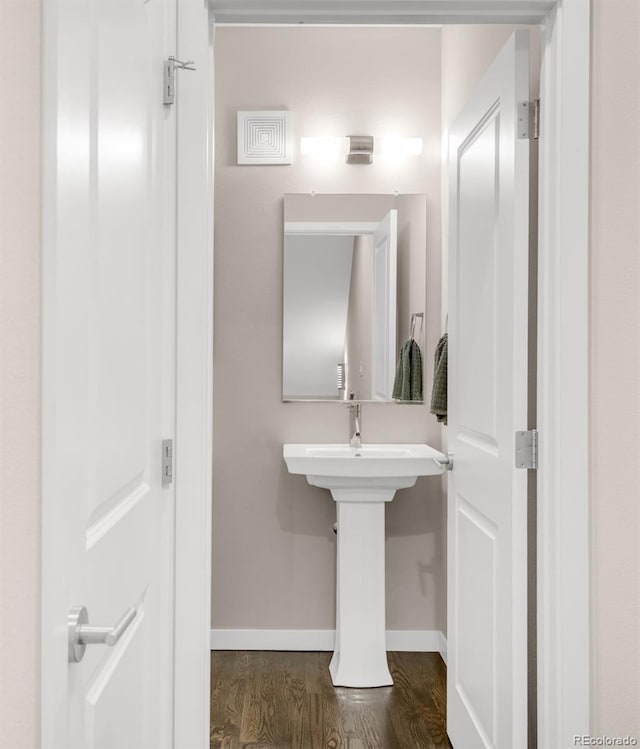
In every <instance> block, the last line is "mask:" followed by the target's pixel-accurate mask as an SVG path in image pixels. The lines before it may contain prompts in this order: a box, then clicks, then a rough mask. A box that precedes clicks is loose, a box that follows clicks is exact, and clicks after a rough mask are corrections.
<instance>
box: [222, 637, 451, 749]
mask: <svg viewBox="0 0 640 749" xmlns="http://www.w3.org/2000/svg"><path fill="white" fill-rule="evenodd" d="M330 658H331V654H330V653H301V652H295V653H288V652H287V653H282V652H259V651H249V652H247V651H215V652H213V653H212V658H211V749H450V747H451V745H450V744H449V741H448V739H447V735H446V726H445V719H446V667H445V665H444V663H443V662H442V659H441V658H440V656H439V655H438V654H437V653H389V667H390V670H391V673H392V675H393V678H394V686H393V687H380V688H374V689H347V688H344V687H334V686H333V685H332V683H331V678H330V675H329V661H330Z"/></svg>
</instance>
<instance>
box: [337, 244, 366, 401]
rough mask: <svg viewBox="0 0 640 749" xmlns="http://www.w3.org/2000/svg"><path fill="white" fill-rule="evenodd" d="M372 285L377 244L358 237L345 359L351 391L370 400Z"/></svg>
mask: <svg viewBox="0 0 640 749" xmlns="http://www.w3.org/2000/svg"><path fill="white" fill-rule="evenodd" d="M372 287H373V243H372V240H371V236H361V237H355V242H354V247H353V263H352V266H351V285H350V287H349V310H348V313H347V332H346V336H345V345H344V360H345V364H346V365H347V394H349V393H354V394H355V396H354V397H355V399H356V400H369V399H370V398H371V397H372V396H371V340H372V329H371V307H372V304H373V300H372V295H371V290H372ZM347 397H348V395H347Z"/></svg>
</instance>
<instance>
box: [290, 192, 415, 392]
mask: <svg viewBox="0 0 640 749" xmlns="http://www.w3.org/2000/svg"><path fill="white" fill-rule="evenodd" d="M425 271H426V196H425V195H338V194H335V195H308V194H304V195H299V194H290V195H285V200H284V277H283V291H284V297H283V313H284V314H283V381H282V393H283V400H329V401H336V400H350V399H351V400H358V401H387V402H393V401H397V402H411V403H413V402H415V403H420V402H422V397H423V395H422V393H423V367H422V366H421V365H422V361H421V358H422V354H421V352H422V350H423V330H424V309H425V301H426V300H425V288H426V278H425Z"/></svg>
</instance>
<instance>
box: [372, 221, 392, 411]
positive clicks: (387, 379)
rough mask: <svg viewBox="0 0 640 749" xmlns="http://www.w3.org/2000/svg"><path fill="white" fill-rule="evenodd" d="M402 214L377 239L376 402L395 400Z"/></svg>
mask: <svg viewBox="0 0 640 749" xmlns="http://www.w3.org/2000/svg"><path fill="white" fill-rule="evenodd" d="M397 254H398V211H397V210H395V208H394V209H393V210H391V211H389V213H387V215H386V216H385V217H384V218H383V219H382V221H381V222H380V226H378V228H377V229H376V231H375V232H374V235H373V342H372V358H373V378H372V379H373V382H372V391H373V399H374V400H384V401H387V400H391V396H392V393H393V380H394V377H395V371H396V295H397V282H396V278H397V268H396V263H397Z"/></svg>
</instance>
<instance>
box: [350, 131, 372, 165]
mask: <svg viewBox="0 0 640 749" xmlns="http://www.w3.org/2000/svg"><path fill="white" fill-rule="evenodd" d="M347 137H348V138H349V153H348V154H347V157H346V159H345V161H346V163H347V164H373V135H349V136H347Z"/></svg>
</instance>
